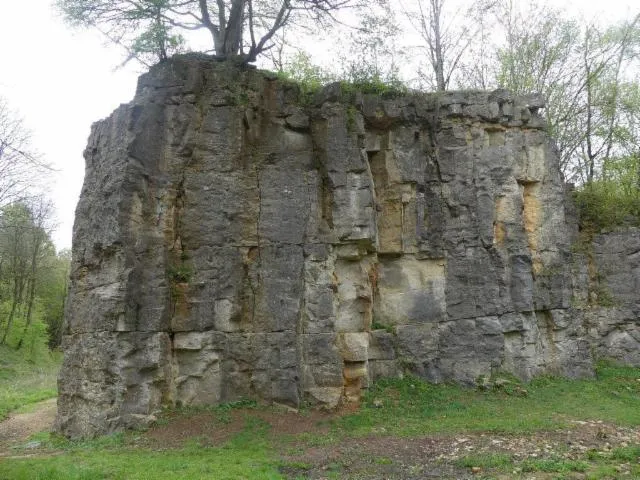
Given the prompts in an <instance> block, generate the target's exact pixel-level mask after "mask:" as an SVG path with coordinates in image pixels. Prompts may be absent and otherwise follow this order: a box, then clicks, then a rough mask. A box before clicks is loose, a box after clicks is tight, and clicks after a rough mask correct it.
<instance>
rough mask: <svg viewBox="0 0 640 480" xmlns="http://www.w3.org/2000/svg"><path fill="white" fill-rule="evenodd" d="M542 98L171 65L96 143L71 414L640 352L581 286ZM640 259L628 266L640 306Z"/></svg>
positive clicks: (180, 61)
mask: <svg viewBox="0 0 640 480" xmlns="http://www.w3.org/2000/svg"><path fill="white" fill-rule="evenodd" d="M542 106H543V105H542V102H541V101H540V99H538V98H536V97H528V98H520V97H518V98H514V97H513V96H511V95H510V94H508V93H507V92H504V91H496V92H493V93H487V92H469V93H464V94H461V93H447V94H442V95H430V96H425V95H421V96H410V97H404V98H394V99H383V98H380V97H379V96H374V95H363V94H360V93H353V92H345V91H344V89H341V88H340V86H339V85H332V86H329V87H327V88H325V89H324V90H323V91H322V92H320V93H319V94H317V95H316V96H315V97H314V98H313V99H309V98H306V97H305V98H301V94H300V90H299V89H298V87H296V86H295V85H291V84H287V83H283V82H281V81H279V80H277V79H275V78H273V77H269V76H268V75H265V74H263V73H260V72H258V71H255V70H244V71H241V70H238V69H236V68H232V67H229V66H226V65H222V64H218V63H215V62H214V61H212V60H210V59H207V58H206V57H201V56H182V57H176V58H175V59H173V60H172V61H170V62H167V63H164V64H161V65H159V66H156V67H154V68H153V69H152V70H151V71H150V72H149V73H148V74H145V75H143V76H142V77H141V78H140V81H139V85H138V91H137V93H136V97H135V99H134V100H133V101H132V103H130V104H128V105H123V106H121V107H120V108H119V109H117V110H116V111H115V112H114V113H113V114H112V115H111V117H109V118H107V119H106V120H103V121H101V122H98V123H97V124H95V125H94V126H93V129H92V133H91V137H90V139H89V145H88V147H87V149H86V151H85V158H86V178H85V185H84V189H83V192H82V196H81V199H80V203H79V205H78V210H77V213H76V225H75V228H74V245H73V272H72V282H71V289H70V293H69V300H68V302H67V305H68V307H67V312H66V329H65V335H64V343H63V347H64V350H65V361H64V365H63V367H62V372H61V374H60V382H59V386H60V388H59V413H58V419H57V429H58V430H59V431H60V432H62V433H64V434H65V435H68V436H91V435H95V434H100V433H104V432H108V431H112V430H115V429H119V428H123V427H127V426H135V425H140V424H144V423H145V422H148V421H149V420H151V419H152V418H153V417H152V415H153V413H154V412H156V411H157V410H158V409H159V408H160V407H161V406H162V405H174V404H185V405H195V404H215V403H218V402H228V401H232V400H236V399H239V398H245V397H251V398H257V399H261V400H265V401H270V402H277V403H282V404H287V405H292V406H297V405H299V404H301V403H302V402H310V403H312V404H320V405H324V406H328V407H332V406H335V405H337V404H338V403H339V402H341V401H352V400H357V399H358V398H359V395H360V392H361V389H362V388H364V387H366V386H367V385H368V384H369V382H371V381H372V380H375V379H376V378H379V377H382V376H395V375H401V374H403V373H405V372H410V373H413V374H416V375H419V376H421V377H423V378H426V379H428V380H430V381H434V382H439V381H444V380H454V381H458V382H462V383H469V384H472V383H474V382H476V381H477V380H478V379H479V378H480V377H482V376H490V375H491V374H492V373H495V372H497V371H507V372H511V373H513V374H515V375H517V376H518V377H521V378H523V379H529V378H531V377H532V376H533V375H536V374H540V373H543V372H554V373H558V374H562V375H568V376H585V375H591V374H592V357H591V352H592V349H591V345H592V344H594V345H595V344H597V348H598V352H599V353H608V352H610V350H611V349H610V347H611V345H614V344H615V345H616V346H615V347H614V348H613V352H614V353H615V354H614V356H616V357H618V358H621V359H624V360H632V361H635V362H637V363H640V359H639V358H638V350H637V341H638V338H639V337H638V336H637V335H636V333H634V332H635V330H634V331H631V330H633V329H632V328H630V331H628V332H627V331H621V330H619V329H618V325H620V322H618V321H617V320H616V322H617V323H616V322H611V321H608V320H607V318H610V317H609V316H608V314H607V313H603V314H602V315H600V314H599V313H597V312H595V310H594V311H593V312H592V311H591V310H588V309H576V308H574V305H572V297H575V296H576V291H578V290H579V288H578V287H576V281H575V279H576V278H579V276H580V272H582V273H583V274H584V271H581V270H580V269H577V270H578V274H574V273H572V272H573V271H574V270H576V269H575V268H574V267H573V266H572V259H571V250H570V243H571V231H572V230H571V227H570V225H568V224H567V219H566V218H565V198H564V189H563V184H562V182H561V176H560V173H559V168H558V163H557V156H556V154H555V152H554V150H553V148H552V147H551V143H550V141H549V139H548V137H547V136H546V134H545V132H544V130H543V128H544V123H543V121H542V120H541V117H540V116H539V115H538V110H539V109H540V108H541V107H542ZM634 238H636V240H637V232H636V233H635V237H634ZM598 242H600V243H598ZM607 242H609V240H606V239H602V240H601V241H600V240H598V239H596V245H600V246H601V247H602V248H601V249H600V250H598V248H600V247H596V251H597V252H598V253H597V254H596V258H597V261H598V262H602V263H603V264H607V265H611V263H610V260H609V257H611V256H615V252H616V251H617V250H616V248H618V247H615V248H614V247H612V246H611V245H609V243H607ZM621 242H622V243H621V245H620V247H621V248H627V247H626V246H625V245H627V243H626V242H625V241H621ZM636 243H637V242H636ZM607 252H610V254H608V253H607ZM607 255H609V256H607ZM630 255H633V254H631V253H630ZM635 256H636V257H637V249H636V254H635ZM634 265H635V267H631V266H630V265H629V264H627V263H624V262H622V263H621V265H620V266H621V267H624V269H623V271H621V272H623V273H620V275H613V276H609V277H608V279H609V280H608V281H609V282H610V283H612V285H611V288H612V289H617V290H618V291H619V292H620V295H621V296H623V297H624V298H625V299H626V298H627V297H628V298H629V299H630V302H631V304H633V302H636V304H637V303H640V301H638V298H637V291H638V288H637V287H638V285H637V284H638V276H639V273H638V266H637V265H638V259H637V258H636V263H635V264H634ZM614 268H615V267H614ZM583 270H584V269H583ZM576 275H577V276H576ZM586 275H587V277H588V272H587V274H586ZM629 275H630V276H631V277H629V278H633V279H634V281H635V282H636V284H635V285H636V286H635V287H634V288H635V290H634V289H633V288H631V286H630V283H629V278H628V276H629ZM618 285H620V286H623V287H624V289H626V290H624V289H623V290H620V289H618ZM634 295H635V296H634ZM625 308H627V307H625ZM624 311H625V312H628V322H627V323H629V325H630V324H631V323H633V322H635V321H636V320H635V319H637V317H638V309H637V308H636V309H635V310H634V309H633V308H631V307H629V308H627V309H626V310H624ZM594 315H595V317H594ZM585 317H589V318H592V317H593V318H594V319H592V320H590V321H589V322H587V321H584V318H585ZM614 324H615V326H614ZM634 342H635V343H634ZM634 349H635V350H634Z"/></svg>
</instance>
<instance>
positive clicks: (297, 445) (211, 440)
mask: <svg viewBox="0 0 640 480" xmlns="http://www.w3.org/2000/svg"><path fill="white" fill-rule="evenodd" d="M55 411H56V405H55V400H54V399H52V400H47V401H45V402H41V403H40V404H39V405H38V406H37V408H35V409H34V410H33V411H32V412H29V413H23V414H16V415H13V416H11V417H10V418H9V419H7V420H5V421H3V422H2V423H0V456H8V455H11V454H12V447H13V446H16V445H21V447H22V448H24V447H25V442H26V441H27V440H28V438H29V436H30V435H32V434H34V433H37V432H39V431H43V430H49V429H50V428H51V426H52V424H53V419H54V417H55ZM352 411H353V408H349V409H348V410H342V411H338V412H332V413H328V412H322V411H310V412H305V413H298V412H294V411H289V410H286V409H273V408H271V409H234V410H229V411H227V412H223V413H220V412H218V413H215V412H211V411H203V412H192V413H189V414H184V413H182V414H178V413H169V414H166V415H164V416H162V417H161V420H160V421H159V422H158V423H157V424H156V425H154V426H152V427H151V428H149V429H148V430H147V431H146V432H142V433H140V434H139V435H136V442H135V444H136V445H137V446H141V447H148V448H152V449H155V450H163V449H173V448H180V447H181V446H184V445H185V444H187V443H188V442H197V443H199V444H201V445H207V446H219V445H222V444H224V443H225V442H226V441H228V440H230V439H231V438H233V437H234V435H236V434H237V433H239V432H241V431H242V430H243V429H244V428H245V426H246V425H247V422H248V421H251V422H254V424H255V425H260V424H263V425H266V424H268V425H270V428H269V429H268V431H269V434H268V435H269V437H268V438H270V439H271V441H272V445H273V447H274V449H275V450H276V451H277V452H278V454H279V457H280V459H281V461H282V465H283V466H282V467H280V470H281V473H282V474H283V475H284V476H285V477H286V478H290V479H296V478H309V479H317V480H320V479H330V478H341V479H342V478H353V479H402V480H411V479H429V478H456V479H471V478H474V479H476V478H483V476H484V475H483V474H484V472H483V471H482V468H481V467H473V466H469V465H467V466H461V465H460V464H459V463H458V462H456V461H457V460H459V459H460V458H463V457H468V456H470V455H475V454H480V455H481V454H487V453H493V454H499V453H504V454H507V455H508V456H509V457H511V458H513V459H514V460H526V459H546V458H554V459H558V458H560V459H567V460H571V459H584V458H585V454H586V453H587V452H589V451H595V452H601V453H606V452H608V451H610V450H611V449H613V448H615V447H619V446H627V445H631V444H639V443H640V428H626V427H618V426H615V425H612V424H609V423H605V422H601V421H573V422H570V426H569V427H568V428H563V429H559V430H556V431H545V432H537V433H532V434H528V435H504V434H500V435H499V434H491V433H477V434H464V435H463V434H456V435H429V436H424V437H419V438H403V437H397V436H390V435H387V434H385V432H384V429H380V431H378V432H377V434H376V435H371V436H367V437H360V438H343V439H332V441H331V442H329V441H324V440H323V439H324V437H325V435H329V434H330V427H329V424H330V421H331V420H332V419H335V418H336V417H337V416H341V415H345V414H348V413H351V412H352ZM305 433H306V434H311V435H306V436H305V435H300V434H305ZM32 443H37V442H32ZM27 448H29V444H27ZM32 448H33V450H32V452H31V454H34V453H36V454H37V453H38V450H37V449H38V446H37V445H36V446H34V447H32ZM14 452H15V450H14ZM22 453H26V452H22ZM42 453H44V452H42ZM51 453H52V452H48V454H51ZM638 460H640V459H638ZM625 468H627V469H628V468H629V467H628V465H627V466H626V467H625V464H622V465H620V475H621V477H624V476H625ZM557 475H558V474H557V473H555V474H553V473H549V474H546V473H543V472H536V473H535V474H525V473H522V472H519V471H513V472H511V473H509V474H508V475H504V476H502V477H495V475H494V476H493V477H491V478H502V479H509V478H526V479H533V478H536V479H538V480H540V479H552V478H558V476H557ZM568 475H569V476H563V477H562V478H583V476H581V474H580V473H577V472H573V473H570V474H568ZM624 478H630V477H629V476H628V475H627V476H626V477H624Z"/></svg>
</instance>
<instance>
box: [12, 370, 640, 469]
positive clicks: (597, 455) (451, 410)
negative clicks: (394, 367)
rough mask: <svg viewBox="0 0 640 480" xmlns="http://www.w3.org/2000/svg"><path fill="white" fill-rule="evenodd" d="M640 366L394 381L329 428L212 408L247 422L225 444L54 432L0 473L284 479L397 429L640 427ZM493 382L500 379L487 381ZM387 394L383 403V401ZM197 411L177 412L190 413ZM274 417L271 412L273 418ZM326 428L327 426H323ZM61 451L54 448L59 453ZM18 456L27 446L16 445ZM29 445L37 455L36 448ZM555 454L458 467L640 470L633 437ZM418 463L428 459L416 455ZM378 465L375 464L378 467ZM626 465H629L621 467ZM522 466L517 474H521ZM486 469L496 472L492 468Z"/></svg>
mask: <svg viewBox="0 0 640 480" xmlns="http://www.w3.org/2000/svg"><path fill="white" fill-rule="evenodd" d="M639 378H640V369H635V368H626V367H619V366H615V365H612V364H606V363H603V364H600V365H599V366H598V369H597V378H596V379H590V380H577V381H572V380H567V379H560V378H554V377H541V378H538V379H536V380H534V381H533V382H531V383H529V384H520V383H518V382H517V381H516V380H514V379H509V382H502V383H501V382H498V383H493V385H494V387H490V388H488V389H485V390H479V389H466V388H462V387H459V386H455V385H431V384H427V383H424V382H422V381H420V380H418V379H416V378H411V377H407V378H404V379H386V380H382V381H380V382H377V383H376V384H375V385H373V386H372V387H371V388H370V389H369V391H368V392H367V394H366V396H365V399H364V402H363V406H362V408H361V409H360V410H359V411H358V412H356V413H353V414H350V415H346V416H344V417H338V418H335V419H333V420H331V421H329V423H328V431H323V433H313V432H307V433H299V434H295V435H293V434H290V435H285V434H280V435H276V434H273V433H272V432H271V427H270V425H269V424H268V423H267V422H266V421H264V420H262V419H261V418H258V417H257V416H256V413H263V414H264V413H265V412H264V410H263V409H262V407H258V406H257V405H256V404H255V403H253V402H249V401H241V402H237V403H234V404H225V405H221V406H218V407H214V408H210V409H209V410H210V413H211V418H212V420H211V421H214V422H216V425H219V426H220V428H224V426H225V425H226V423H228V422H229V418H230V412H231V410H234V409H240V410H239V411H240V412H242V414H243V415H244V418H245V426H244V429H243V430H242V431H241V432H240V433H238V434H236V435H234V436H233V437H231V439H230V440H228V441H227V442H226V443H224V444H222V445H218V446H214V447H212V446H210V444H209V443H208V442H207V441H206V439H204V440H205V441H203V439H201V438H199V437H195V438H192V439H190V440H188V441H185V442H184V443H183V444H182V447H181V448H174V449H170V448H164V447H162V446H161V447H160V448H161V450H158V447H157V446H155V447H153V448H152V447H150V446H149V445H152V444H149V443H148V442H145V440H144V438H145V433H144V432H127V433H121V434H116V435H110V436H105V437H101V438H98V439H94V440H90V441H79V442H72V441H68V440H66V439H63V438H60V437H57V436H55V435H50V434H38V435H36V436H34V437H33V438H32V439H31V440H37V441H39V442H41V443H42V448H41V449H40V450H39V451H38V452H37V453H39V455H37V456H34V457H29V458H23V459H5V460H4V461H3V462H0V479H5V478H6V479H48V480H55V479H109V480H112V479H133V480H135V479H154V478H163V479H168V480H171V479H183V478H189V479H279V478H285V477H284V475H285V473H286V472H300V473H301V474H302V476H301V477H299V478H306V477H305V475H306V473H305V472H306V471H307V470H311V469H312V468H313V465H312V464H310V463H307V462H306V461H305V459H304V457H302V458H300V459H299V460H295V459H293V460H291V461H290V462H286V461H283V460H282V459H281V457H280V455H281V454H283V452H288V453H286V454H284V455H285V456H286V455H294V456H295V457H296V458H299V457H298V456H299V455H302V454H304V452H305V451H306V450H307V449H308V448H311V447H318V448H327V447H328V448H333V447H334V446H335V447H336V448H339V445H341V444H343V442H345V441H346V442H347V443H353V442H356V444H357V442H358V441H360V440H359V439H358V437H362V436H367V435H385V436H396V437H412V436H425V435H429V434H439V435H441V434H444V435H447V434H459V433H467V432H490V433H491V432H496V433H497V432H500V433H503V434H523V435H526V434H527V433H532V432H537V431H541V430H542V431H544V430H557V429H558V428H562V426H563V425H566V424H569V422H570V421H571V420H603V421H606V422H612V423H616V424H618V425H620V426H637V425H640V408H638V407H639V406H640V381H639V380H638V379H639ZM489 385H492V383H489ZM495 385H497V386H495ZM380 401H381V402H382V406H380ZM192 413H193V411H192V409H183V410H181V411H178V412H172V413H171V416H170V418H169V419H168V420H166V421H167V422H169V423H170V422H171V418H173V417H174V416H176V415H191V414H192ZM267 418H268V416H267ZM325 426H327V425H326V424H325ZM52 452H55V455H51V453H52ZM16 453H17V454H19V453H20V450H17V451H16ZM25 453H28V454H33V453H34V452H33V451H31V450H28V451H25ZM564 453H565V452H553V453H552V454H550V455H548V456H547V457H545V458H513V457H511V456H510V455H509V454H505V453H501V452H491V453H484V454H482V453H474V454H472V453H469V454H468V455H467V456H464V455H462V456H461V457H459V458H458V459H457V460H455V461H452V462H453V465H454V466H455V467H456V468H459V469H480V470H481V474H479V478H494V477H492V476H491V475H499V474H500V475H507V477H504V476H503V477H502V478H528V477H526V475H529V474H531V473H534V474H536V473H539V474H540V475H541V476H542V478H578V477H579V478H589V479H605V478H618V477H619V476H620V471H622V470H624V471H625V472H628V473H627V474H626V475H627V476H626V477H625V478H640V464H639V460H640V446H639V445H628V446H622V447H620V448H613V449H612V450H610V451H595V450H593V451H587V452H584V454H581V456H580V457H579V458H564V457H563V454H564ZM416 461H420V460H419V459H417V460H416ZM392 463H395V460H393V459H392V457H391V456H379V457H378V458H377V459H374V460H373V461H372V464H373V465H374V467H373V468H383V467H385V466H390V465H392ZM345 465H348V463H343V462H342V461H341V459H339V458H337V459H333V460H331V462H330V463H328V464H327V465H324V467H323V468H324V476H326V477H327V478H347V477H348V473H349V472H348V470H346V469H347V467H346V466H345ZM376 465H377V467H376ZM621 469H622V470H621ZM514 472H515V473H514ZM487 475H488V476H487Z"/></svg>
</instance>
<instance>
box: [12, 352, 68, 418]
mask: <svg viewBox="0 0 640 480" xmlns="http://www.w3.org/2000/svg"><path fill="white" fill-rule="evenodd" d="M61 361H62V355H60V354H57V353H56V354H43V355H40V356H39V357H37V358H36V359H27V358H25V357H24V356H23V354H22V352H20V351H16V350H14V349H13V348H10V347H7V346H6V345H0V420H2V419H4V418H6V417H7V415H8V414H9V412H11V411H13V410H17V409H21V410H22V411H26V410H28V406H29V405H31V404H34V403H36V402H40V401H42V400H46V399H48V398H53V397H55V396H56V394H57V386H56V377H57V374H58V369H59V368H60V363H61Z"/></svg>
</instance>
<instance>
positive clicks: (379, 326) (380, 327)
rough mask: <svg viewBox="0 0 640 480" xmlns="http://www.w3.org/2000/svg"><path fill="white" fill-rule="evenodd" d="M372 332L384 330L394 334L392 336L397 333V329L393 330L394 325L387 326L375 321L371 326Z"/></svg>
mask: <svg viewBox="0 0 640 480" xmlns="http://www.w3.org/2000/svg"><path fill="white" fill-rule="evenodd" d="M371 330H384V331H386V332H387V333H392V334H395V333H396V331H395V328H393V325H385V324H382V323H380V322H377V321H375V320H374V321H373V323H372V324H371Z"/></svg>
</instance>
